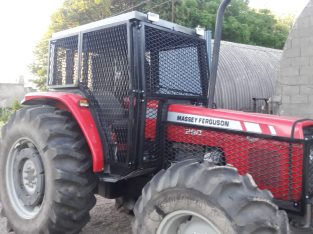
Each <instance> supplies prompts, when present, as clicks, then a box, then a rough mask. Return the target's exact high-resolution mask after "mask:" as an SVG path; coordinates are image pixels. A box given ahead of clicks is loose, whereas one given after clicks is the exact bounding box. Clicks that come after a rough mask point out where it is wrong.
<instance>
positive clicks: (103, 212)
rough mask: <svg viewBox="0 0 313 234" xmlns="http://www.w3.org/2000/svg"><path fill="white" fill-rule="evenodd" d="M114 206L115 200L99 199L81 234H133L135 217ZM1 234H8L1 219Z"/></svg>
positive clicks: (4, 220)
mask: <svg viewBox="0 0 313 234" xmlns="http://www.w3.org/2000/svg"><path fill="white" fill-rule="evenodd" d="M114 204H115V202H114V200H107V199H104V198H101V197H97V204H96V206H95V207H94V208H93V209H92V211H91V220H90V222H89V223H88V224H87V226H86V227H85V228H84V229H83V231H82V232H81V234H131V233H132V232H131V221H132V218H133V217H132V216H131V215H128V214H126V213H124V212H120V211H118V210H116V208H115V207H114ZM0 234H8V232H7V231H6V219H5V218H0ZM10 234H13V233H10Z"/></svg>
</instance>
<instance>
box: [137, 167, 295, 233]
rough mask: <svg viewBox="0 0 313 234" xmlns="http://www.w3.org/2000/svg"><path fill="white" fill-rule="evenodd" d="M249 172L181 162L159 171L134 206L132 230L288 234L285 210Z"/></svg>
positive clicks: (140, 231) (141, 231) (142, 231)
mask: <svg viewBox="0 0 313 234" xmlns="http://www.w3.org/2000/svg"><path fill="white" fill-rule="evenodd" d="M271 200H272V195H271V194H270V193H269V192H268V191H262V190H259V189H258V188H257V186H256V185H255V183H254V181H253V179H252V177H251V176H249V175H246V176H240V175H238V173H237V170H236V169H234V168H232V167H228V166H220V167H218V166H211V165H209V164H207V163H198V162H190V161H189V162H188V161H186V162H182V163H178V164H176V165H174V166H172V167H170V168H169V169H168V170H162V171H161V172H159V173H158V174H157V175H156V176H155V177H154V178H153V179H152V180H151V181H150V182H149V183H148V184H147V185H146V186H145V187H144V189H143V192H142V196H141V197H140V198H139V200H138V201H137V203H136V205H135V209H134V213H135V222H134V225H133V231H134V233H135V234H190V233H197V234H205V233H206V234H252V233H253V234H265V233H266V234H274V233H275V234H287V233H289V224H288V218H287V214H286V213H285V212H284V211H280V210H278V208H277V206H276V205H274V204H273V203H272V201H271Z"/></svg>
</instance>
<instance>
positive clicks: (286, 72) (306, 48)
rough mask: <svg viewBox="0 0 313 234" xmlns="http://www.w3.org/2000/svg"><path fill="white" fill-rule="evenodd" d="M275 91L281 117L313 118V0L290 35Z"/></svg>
mask: <svg viewBox="0 0 313 234" xmlns="http://www.w3.org/2000/svg"><path fill="white" fill-rule="evenodd" d="M275 89H276V90H275V95H276V96H275V97H274V98H273V99H274V100H275V101H278V102H279V103H280V106H279V110H278V114H280V115H288V116H299V117H310V118H313V0H311V1H310V2H309V4H308V5H307V6H306V8H305V9H304V11H303V12H302V14H301V15H300V16H299V18H298V19H297V21H296V23H295V25H294V27H293V29H292V31H291V32H290V35H289V38H288V40H287V42H286V44H285V48H284V52H283V56H282V60H281V63H280V71H279V75H278V78H277V81H276V88H275Z"/></svg>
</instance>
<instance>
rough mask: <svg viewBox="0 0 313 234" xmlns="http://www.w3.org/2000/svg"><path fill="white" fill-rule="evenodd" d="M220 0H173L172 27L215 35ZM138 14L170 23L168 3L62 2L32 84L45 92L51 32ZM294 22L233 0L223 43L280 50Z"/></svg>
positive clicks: (148, 0)
mask: <svg viewBox="0 0 313 234" xmlns="http://www.w3.org/2000/svg"><path fill="white" fill-rule="evenodd" d="M219 4H220V0H176V4H175V11H174V12H175V14H174V15H175V18H174V21H175V23H178V24H181V25H184V26H186V27H190V28H195V27H197V26H198V25H200V26H202V27H205V28H207V29H210V30H212V31H213V32H214V27H215V17H216V12H217V9H218V6H219ZM127 10H128V11H130V10H138V11H142V12H148V11H152V12H155V13H158V14H159V15H160V17H161V18H162V19H165V20H170V21H171V20H172V3H171V1H169V0H65V2H64V4H63V6H62V7H61V8H60V9H58V10H57V11H56V12H55V13H54V14H53V15H52V17H51V23H50V26H49V28H48V30H47V32H46V33H45V35H44V36H43V38H42V39H41V40H40V41H39V43H38V44H37V46H36V48H35V51H34V55H35V61H34V63H33V64H32V65H31V66H30V68H31V71H32V73H33V74H34V75H35V76H36V79H35V80H33V82H34V83H35V84H36V85H37V86H38V87H39V89H41V90H44V89H45V87H46V86H45V84H46V75H47V64H48V40H49V38H50V37H51V35H52V33H53V32H57V31H61V30H64V29H68V28H72V27H75V26H78V25H81V24H86V23H89V22H92V21H96V20H100V19H103V18H106V17H109V16H112V15H117V14H119V13H120V12H124V11H127ZM292 23H293V18H292V17H288V18H284V19H279V18H277V17H276V16H275V15H273V14H272V13H271V12H270V11H269V10H260V11H256V10H254V9H250V8H249V1H248V0H232V2H231V5H230V6H229V7H228V9H227V10H226V13H225V20H224V28H223V40H226V41H232V42H238V43H245V44H252V45H259V46H265V47H272V48H277V49H282V48H283V46H284V43H285V41H286V39H287V36H288V33H289V30H290V28H291V26H292Z"/></svg>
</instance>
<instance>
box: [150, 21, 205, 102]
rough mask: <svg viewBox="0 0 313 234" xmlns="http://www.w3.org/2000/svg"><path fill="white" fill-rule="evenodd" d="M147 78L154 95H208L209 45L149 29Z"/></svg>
mask: <svg viewBox="0 0 313 234" xmlns="http://www.w3.org/2000/svg"><path fill="white" fill-rule="evenodd" d="M145 42H146V45H145V77H146V89H147V92H148V94H150V95H182V96H201V95H206V93H207V79H208V73H207V72H208V69H207V54H206V47H205V41H204V40H202V39H199V38H196V37H191V36H187V35H183V34H180V33H177V32H168V31H164V30H159V29H157V28H154V27H149V26H145Z"/></svg>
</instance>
